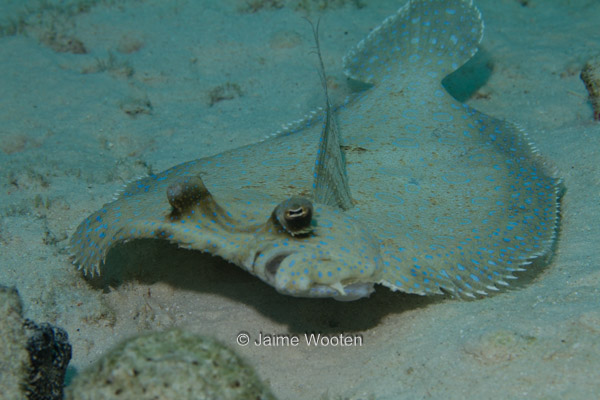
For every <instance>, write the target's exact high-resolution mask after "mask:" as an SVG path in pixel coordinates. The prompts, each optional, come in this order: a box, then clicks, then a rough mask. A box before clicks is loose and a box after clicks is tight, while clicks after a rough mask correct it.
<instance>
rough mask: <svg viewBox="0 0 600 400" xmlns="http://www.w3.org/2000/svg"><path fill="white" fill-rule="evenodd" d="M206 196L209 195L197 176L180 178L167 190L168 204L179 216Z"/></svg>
mask: <svg viewBox="0 0 600 400" xmlns="http://www.w3.org/2000/svg"><path fill="white" fill-rule="evenodd" d="M208 196H210V193H209V192H208V189H206V186H204V182H202V179H201V178H200V177H199V176H190V177H185V178H182V179H180V180H178V181H176V182H175V183H172V184H171V185H169V187H168V188H167V199H168V200H169V204H171V207H173V210H174V211H175V212H177V213H179V214H183V213H185V212H186V211H187V210H188V209H189V208H191V207H193V206H194V205H197V204H198V203H199V202H200V201H201V200H203V199H204V198H206V197H208Z"/></svg>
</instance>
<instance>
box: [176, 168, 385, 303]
mask: <svg viewBox="0 0 600 400" xmlns="http://www.w3.org/2000/svg"><path fill="white" fill-rule="evenodd" d="M167 197H168V199H169V203H170V204H171V206H172V208H173V210H172V213H171V216H170V218H171V219H172V220H173V219H182V220H185V219H188V218H189V219H196V221H192V223H196V224H195V225H190V224H188V226H187V228H188V229H189V227H190V226H195V229H194V231H193V237H192V238H191V239H192V240H190V238H189V237H190V234H189V231H188V232H187V236H188V238H183V237H179V236H180V235H175V236H177V237H176V239H177V241H178V242H180V243H181V242H184V243H190V245H189V246H187V247H189V248H197V249H200V250H203V251H207V252H210V253H211V254H215V255H219V256H221V257H223V258H225V259H226V260H228V261H231V262H233V263H235V264H237V265H239V266H241V267H243V268H244V269H246V270H247V271H249V272H250V273H252V274H254V275H256V276H258V277H259V278H261V279H262V280H263V281H265V282H267V283H268V284H270V285H272V286H273V287H275V289H277V291H279V292H280V293H283V294H287V295H292V296H298V297H333V298H335V299H338V300H355V299H358V298H361V297H366V296H368V295H369V294H370V293H371V292H372V291H373V284H374V283H377V282H379V281H380V280H381V279H380V274H381V271H380V270H381V267H380V265H379V264H380V262H381V261H380V259H379V256H378V254H379V253H378V251H379V250H378V246H377V244H376V242H375V241H374V240H373V238H372V237H371V235H370V234H369V232H367V231H366V230H365V229H364V228H363V227H362V226H361V224H360V223H359V222H358V221H357V220H356V219H354V218H352V217H350V216H348V215H346V214H345V213H344V212H343V211H342V210H339V209H334V208H332V207H328V206H324V205H320V204H313V203H312V202H311V200H309V199H308V198H306V197H291V198H287V199H282V200H281V202H280V203H279V204H277V203H273V201H272V200H265V201H260V199H252V201H250V200H249V199H248V196H247V193H246V194H244V195H241V194H236V193H235V192H229V191H227V193H225V192H222V193H220V194H219V198H218V199H215V198H213V196H212V195H211V194H210V193H209V192H208V190H207V189H206V187H204V185H203V183H202V181H201V180H200V178H199V177H189V178H186V180H185V181H183V182H182V183H177V184H174V185H171V186H170V187H169V188H168V190H167ZM217 200H218V202H217ZM192 215H193V217H192Z"/></svg>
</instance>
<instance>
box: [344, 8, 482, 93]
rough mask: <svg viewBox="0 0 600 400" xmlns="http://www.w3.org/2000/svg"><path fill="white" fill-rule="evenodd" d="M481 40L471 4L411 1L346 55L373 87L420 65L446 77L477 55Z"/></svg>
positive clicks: (356, 74) (349, 71)
mask: <svg viewBox="0 0 600 400" xmlns="http://www.w3.org/2000/svg"><path fill="white" fill-rule="evenodd" d="M482 37H483V21H482V20H481V14H480V12H479V10H478V9H477V7H475V6H474V5H473V2H472V0H411V1H409V2H408V3H407V4H406V5H405V6H403V7H402V8H400V9H399V10H398V12H397V13H396V14H395V15H392V16H390V17H388V18H387V19H386V20H385V21H383V23H382V24H381V25H379V27H377V28H376V29H375V30H373V31H372V32H371V33H370V34H369V35H368V36H367V37H366V38H365V39H363V40H362V41H361V42H360V43H359V44H358V45H357V46H356V47H355V48H354V49H352V50H351V51H350V52H349V53H348V54H347V55H346V56H345V57H344V69H345V72H346V75H347V76H348V77H350V78H353V79H356V80H359V81H363V82H366V83H373V84H374V83H377V82H379V81H381V80H383V79H385V78H386V77H387V76H397V75H398V74H399V72H401V71H403V70H410V69H413V68H415V67H416V68H419V69H424V72H426V73H428V74H429V75H431V76H432V78H439V79H441V78H443V77H444V76H446V75H448V74H449V73H451V72H452V71H454V70H455V69H457V68H458V67H460V66H461V65H462V64H464V63H465V62H467V61H468V60H469V59H470V58H471V57H472V56H473V55H474V54H475V53H476V52H477V45H478V44H479V42H480V41H481V39H482Z"/></svg>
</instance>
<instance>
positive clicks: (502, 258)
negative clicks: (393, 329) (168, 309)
mask: <svg viewBox="0 0 600 400" xmlns="http://www.w3.org/2000/svg"><path fill="white" fill-rule="evenodd" d="M482 33H483V22H482V20H481V16H480V13H479V11H478V10H477V8H476V7H475V6H474V5H473V4H472V2H471V1H469V0H414V1H410V2H409V3H408V4H406V5H405V6H404V7H402V8H401V9H400V10H399V11H398V12H397V13H396V14H395V15H392V16H390V17H388V18H387V19H386V20H385V21H383V23H382V24H381V25H380V26H379V27H377V28H376V29H375V30H373V31H372V32H371V33H370V34H369V35H368V36H367V37H366V38H365V39H364V40H363V41H361V42H360V43H359V44H358V45H357V46H356V48H354V49H352V50H351V51H350V52H349V54H348V55H347V56H346V57H345V58H344V64H345V71H346V73H347V75H348V76H349V77H350V78H352V79H355V80H359V81H363V82H366V83H368V84H370V85H372V86H371V87H370V88H369V89H368V90H366V91H365V92H363V93H361V94H360V95H357V96H355V98H353V99H351V100H348V101H346V102H345V103H344V104H343V105H341V106H339V107H337V108H335V109H334V108H332V106H331V105H330V102H329V98H328V96H326V98H327V104H326V107H325V108H324V109H323V111H322V112H320V113H318V114H317V115H316V116H314V117H312V118H307V119H306V120H304V121H303V122H302V123H299V124H296V125H295V126H293V127H290V128H289V129H287V130H286V131H285V132H283V133H281V134H278V135H275V136H274V137H272V138H270V139H268V140H265V141H263V142H261V143H257V144H254V145H250V146H246V147H242V148H238V149H235V150H232V151H228V152H225V153H222V154H218V155H216V156H213V157H208V158H203V159H199V160H195V161H190V162H187V163H184V164H181V165H178V166H175V167H173V168H171V169H168V170H166V171H164V172H162V173H160V174H156V175H151V176H148V177H146V178H143V179H140V180H138V181H135V182H132V183H130V184H129V185H128V186H126V188H125V189H124V191H123V192H122V193H121V194H120V195H119V197H118V198H117V200H115V201H113V202H112V203H109V204H106V205H105V206H104V207H103V208H102V209H101V210H99V211H98V212H96V213H94V214H92V215H91V216H90V217H88V218H87V219H86V220H85V221H83V223H82V224H81V225H80V226H79V227H78V228H77V230H76V232H75V234H74V235H73V237H72V238H71V245H72V249H73V251H74V256H75V263H77V264H78V265H79V266H80V268H82V269H83V270H84V272H85V273H90V274H94V273H100V266H101V264H102V263H103V262H104V259H105V257H106V254H107V252H108V251H109V250H110V249H111V248H112V247H113V246H114V245H116V244H117V243H120V242H126V241H130V240H134V239H139V238H159V239H165V240H168V241H170V242H173V243H177V244H178V245H179V246H181V247H185V248H188V249H197V250H201V251H205V252H208V253H211V254H214V255H218V256H221V257H223V258H224V259H226V260H228V261H230V262H232V263H234V264H236V265H238V266H240V267H242V268H243V269H245V270H246V271H248V272H250V273H251V274H254V275H256V276H258V277H259V278H260V279H262V280H263V281H265V282H267V283H268V284H270V285H272V286H273V287H275V288H276V290H277V291H279V292H280V293H283V294H288V295H292V296H302V297H333V298H336V299H339V300H354V299H357V298H360V297H365V296H368V295H369V294H370V293H371V292H372V291H373V287H374V284H381V285H384V286H387V287H388V288H390V289H392V290H394V291H396V290H400V291H403V292H409V293H417V294H421V295H426V294H435V293H451V294H453V295H455V296H459V297H464V296H467V297H475V296H477V295H485V294H487V293H490V292H491V291H496V290H498V288H500V287H502V286H507V285H508V283H507V281H508V279H512V278H514V277H515V276H514V272H515V271H519V270H522V269H523V268H524V267H525V266H526V265H528V264H530V263H531V260H532V259H534V258H536V257H539V256H541V255H544V254H547V253H548V252H549V251H550V249H551V246H552V243H553V241H554V238H555V234H556V227H557V223H558V180H557V179H556V178H555V177H553V174H552V173H550V172H549V170H548V168H546V167H545V166H544V163H543V161H542V160H541V159H540V157H539V156H537V155H536V154H535V153H536V151H535V150H534V149H532V146H531V145H530V143H529V141H528V140H527V138H526V136H525V134H524V133H522V132H521V131H520V130H519V129H518V128H516V127H515V126H513V125H511V124H509V123H507V122H504V121H501V120H498V119H495V118H493V117H490V116H488V115H485V114H482V113H480V112H478V111H477V110H475V109H473V108H471V107H469V106H467V105H464V104H461V103H458V102H457V101H456V100H454V99H453V98H452V97H451V96H449V95H448V94H447V93H446V92H445V90H444V88H443V87H442V85H441V81H442V79H443V78H444V77H445V76H446V75H448V74H449V73H451V72H452V71H454V70H456V69H457V68H458V67H459V66H460V65H462V64H463V63H465V62H466V61H467V60H468V59H470V58H471V57H472V56H473V54H474V53H475V52H476V50H477V46H478V44H479V42H480V40H481V37H482Z"/></svg>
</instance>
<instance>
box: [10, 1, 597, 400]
mask: <svg viewBox="0 0 600 400" xmlns="http://www.w3.org/2000/svg"><path fill="white" fill-rule="evenodd" d="M59 3H60V4H62V6H61V7H62V8H60V7H59V8H58V9H51V8H48V7H47V6H46V7H45V8H43V7H42V8H40V7H41V6H40V4H41V3H36V2H29V11H27V12H25V13H24V11H23V9H24V8H23V2H20V1H8V0H2V1H1V2H0V16H1V18H0V19H1V21H2V27H3V29H2V31H3V32H4V35H3V37H1V38H0V72H1V73H0V88H1V89H0V168H1V180H0V183H1V191H0V283H1V284H3V285H14V286H16V287H17V288H18V290H19V292H20V294H21V296H22V299H23V302H24V307H25V315H26V317H29V318H32V319H34V320H35V321H38V322H43V321H48V322H51V323H53V324H56V325H59V326H61V327H63V328H65V329H66V330H67V331H68V333H69V336H70V341H71V343H72V345H73V359H72V362H71V370H70V375H73V374H74V373H75V372H76V371H77V370H81V369H83V368H85V367H86V366H88V365H89V364H90V363H92V362H94V360H96V359H97V358H98V357H100V356H101V355H102V354H103V352H105V351H106V350H107V349H109V348H110V347H111V346H113V345H115V344H116V343H117V342H119V341H120V340H122V339H124V338H126V337H129V336H131V335H134V334H138V333H141V332H145V331H148V330H158V329H164V328H168V327H172V326H180V327H185V328H187V329H189V330H192V331H194V332H198V333H203V334H208V335H213V336H215V337H217V338H218V339H220V340H221V341H222V342H223V343H225V344H226V345H228V346H230V347H232V348H234V349H235V350H236V351H238V352H239V353H240V354H241V355H242V356H243V357H244V358H246V359H247V360H248V361H249V362H250V363H251V364H252V365H253V366H254V367H255V368H256V370H257V371H258V373H259V375H260V376H261V377H262V378H263V379H264V380H265V381H267V382H268V383H269V384H270V385H271V387H272V389H273V391H274V393H275V394H276V395H277V397H278V398H279V399H316V398H320V397H321V396H324V398H328V397H330V398H348V399H371V398H375V399H398V398H403V399H425V398H431V399H437V398H445V399H460V398H481V399H491V398H494V399H517V398H536V399H591V398H597V396H598V395H599V393H600V372H599V371H600V268H599V260H600V246H599V245H598V242H600V223H599V217H600V167H599V166H600V123H599V122H594V121H593V120H592V109H591V106H590V104H589V103H588V102H587V101H586V97H587V92H586V90H585V88H584V85H583V83H582V81H581V80H580V78H579V72H580V70H581V67H582V65H583V63H584V62H585V61H586V60H587V59H588V58H589V57H590V56H592V55H595V54H598V53H600V30H599V29H598V24H599V23H600V2H598V1H596V0H573V1H568V0H529V1H516V0H480V1H478V2H476V3H477V4H478V6H479V7H480V9H481V11H482V13H483V17H484V20H485V23H486V30H485V37H484V40H483V43H482V52H481V53H480V55H479V56H478V57H477V58H476V60H475V61H476V62H473V63H471V64H470V67H471V68H466V69H463V71H462V72H464V74H463V77H462V81H461V80H459V81H458V83H459V84H461V82H462V84H464V83H465V82H467V83H469V84H470V85H471V86H475V91H474V93H471V94H472V96H471V97H470V98H469V99H468V100H467V102H468V104H470V105H471V106H474V107H476V108H477V109H479V110H481V111H483V112H485V113H488V114H491V115H494V116H496V117H500V118H506V119H507V120H510V121H513V122H517V123H519V124H520V125H521V126H522V127H523V128H524V129H525V130H526V131H527V132H528V133H529V135H530V137H531V140H532V141H533V142H535V143H536V145H537V147H538V148H539V150H540V152H541V153H542V154H543V155H544V156H545V158H546V159H547V160H548V162H549V163H550V164H552V165H554V166H555V167H556V169H557V170H558V171H559V175H560V176H561V177H562V178H563V180H564V186H565V188H566V192H565V195H564V197H563V201H562V221H561V229H560V237H559V242H558V244H557V246H556V252H555V254H554V256H553V257H552V258H551V259H550V260H549V263H548V264H547V265H546V266H545V267H543V268H540V269H539V272H537V273H536V274H533V276H531V277H527V279H524V280H522V281H523V283H522V284H520V286H519V287H517V288H516V289H515V290H511V291H508V292H505V293H502V294H499V295H496V296H494V297H490V298H486V299H482V300H477V301H470V302H464V301H459V300H449V299H443V298H423V297H419V296H409V295H403V294H401V293H392V292H390V291H389V290H388V289H386V288H383V287H378V290H377V292H376V294H374V295H373V296H371V298H369V299H364V300H360V301H356V302H349V303H341V302H336V301H334V300H313V299H296V298H291V297H286V296H282V295H279V294H277V293H276V292H275V291H274V290H273V289H272V288H271V287H269V286H267V285H266V284H263V283H262V282H260V281H259V280H258V279H256V278H254V277H252V276H250V275H249V274H247V273H245V272H243V271H242V270H240V269H239V268H237V267H235V266H233V265H230V264H228V263H226V262H224V261H221V260H220V259H217V258H212V257H210V256H207V255H203V254H199V253H195V252H190V251H185V250H179V249H177V248H176V247H175V246H172V245H167V244H162V243H160V242H141V243H138V244H135V243H134V244H129V245H126V246H121V247H119V248H117V249H115V250H114V251H113V252H112V253H111V254H110V256H109V259H108V261H107V264H106V266H105V267H104V271H105V272H106V274H105V278H104V279H94V280H89V279H85V278H84V277H83V276H82V274H81V273H80V272H79V271H77V269H76V268H75V267H74V266H73V265H72V264H71V262H70V259H69V254H68V251H67V250H66V246H67V244H68V240H67V238H68V236H69V235H70V234H71V233H72V232H73V231H74V229H75V228H76V226H77V225H78V224H79V223H80V222H81V220H82V219H83V218H85V217H86V216H87V215H88V214H90V213H91V212H93V211H95V210H97V209H98V208H100V207H101V206H102V204H104V203H105V202H108V201H109V200H111V198H112V196H113V193H115V192H116V191H117V190H118V189H119V188H120V187H121V186H122V185H123V183H124V182H127V181H129V180H131V179H133V178H135V177H138V176H140V175H144V174H146V173H148V172H150V171H153V172H159V171H161V170H164V169H166V168H168V167H170V166H172V165H175V164H178V163H180V162H184V161H187V160H191V159H195V158H200V157H204V156H209V155H212V154H216V153H219V152H221V151H224V150H227V149H231V148H234V147H238V146H241V145H245V144H249V143H253V142H257V141H258V140H260V139H261V138H262V137H263V136H265V135H266V134H270V133H272V132H274V131H276V130H278V129H279V127H280V126H281V125H282V124H283V123H286V122H290V121H292V120H295V119H298V118H301V117H302V116H303V114H304V113H306V112H308V111H309V110H311V109H314V108H316V107H318V106H320V105H321V104H322V102H323V95H322V90H321V87H320V83H319V79H318V75H317V73H316V70H315V66H316V60H315V56H314V54H311V50H312V48H313V41H312V36H311V31H310V27H309V25H308V24H307V23H306V22H305V21H304V19H302V16H304V15H306V12H304V11H301V10H297V9H296V8H295V7H294V5H295V4H298V3H300V2H293V1H288V2H284V5H285V7H283V8H281V9H270V8H269V7H266V8H263V9H260V10H256V12H247V11H248V10H247V9H246V10H244V8H246V6H247V4H248V3H250V2H244V1H235V0H230V1H223V2H219V1H210V2H209V1H192V0H173V1H164V0H148V1H133V0H132V1H116V2H113V4H112V5H110V4H107V2H97V4H96V5H94V6H92V7H91V8H90V9H89V10H82V12H74V11H73V9H72V8H70V10H71V12H67V11H68V10H69V7H67V6H68V5H69V4H74V3H75V2H64V1H63V2H59ZM87 3H90V2H87ZM254 3H257V2H254ZM266 3H273V2H266ZM307 3H309V4H310V3H313V7H312V10H311V11H310V14H309V15H310V17H311V18H312V19H313V20H316V19H317V18H319V17H321V28H322V49H323V56H324V61H325V64H326V66H327V70H328V74H329V76H330V79H329V81H330V82H329V83H330V84H331V86H332V91H333V93H332V95H333V97H334V99H338V100H339V99H341V98H343V96H344V95H345V85H346V82H345V78H344V77H343V75H342V72H341V58H342V56H343V54H344V53H345V52H346V51H347V50H348V49H350V48H351V47H352V46H353V45H354V44H355V43H357V42H358V41H359V40H360V39H361V38H362V37H364V36H365V35H366V34H367V33H368V32H369V30H370V29H372V28H374V27H375V26H376V25H378V24H379V23H380V22H381V21H382V20H383V18H384V17H386V16H387V15H389V14H391V13H393V12H395V10H396V9H397V8H399V7H400V6H401V5H402V4H403V1H401V0H400V1H391V0H364V1H363V2H362V3H363V4H364V7H362V8H358V7H356V6H355V3H354V2H352V1H348V2H346V3H348V4H346V5H344V6H337V3H336V4H331V5H330V7H328V8H327V9H325V10H321V9H319V7H317V6H315V4H316V3H319V2H304V4H307ZM330 3H333V2H330ZM46 4H47V5H48V4H53V3H52V2H49V3H48V2H46ZM320 4H323V2H320ZM19 15H21V16H22V18H21V20H22V21H23V22H24V23H23V24H21V25H20V27H21V30H20V31H21V32H20V33H17V34H14V35H10V34H8V33H11V32H10V23H9V22H10V20H12V21H13V22H15V21H18V16H19ZM13 26H15V25H13ZM77 40H78V41H80V42H81V43H82V44H83V46H84V47H85V49H86V50H87V53H86V54H72V53H69V52H60V51H57V50H65V49H70V50H71V51H72V50H74V49H77V46H76V45H77V43H78V42H77ZM74 45H75V46H74ZM61 46H62V48H61ZM65 46H66V48H65ZM69 46H71V47H69ZM73 46H74V47H73ZM227 84H229V85H230V86H228V88H229V89H228V90H226V93H225V94H227V95H230V94H231V95H232V96H230V97H232V98H231V99H223V100H222V101H216V102H214V104H212V105H211V93H212V94H213V101H215V100H219V99H218V98H217V97H218V96H216V97H215V96H214V94H215V93H216V92H215V91H214V89H215V88H217V87H219V86H222V85H227ZM238 88H239V91H238ZM457 93H458V92H457ZM240 331H247V332H249V333H250V335H251V336H253V337H256V336H257V335H258V333H259V332H263V333H289V332H292V333H296V334H300V335H301V334H303V333H304V332H307V331H317V332H323V333H328V334H335V333H340V332H344V333H350V334H360V335H362V336H363V340H364V343H363V346H362V347H335V348H334V347H327V348H325V347H308V346H306V345H300V346H298V347H277V348H262V347H255V346H252V345H250V346H247V347H240V346H237V345H236V342H235V338H236V334H237V333H238V332H240Z"/></svg>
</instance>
